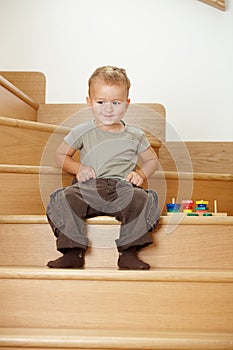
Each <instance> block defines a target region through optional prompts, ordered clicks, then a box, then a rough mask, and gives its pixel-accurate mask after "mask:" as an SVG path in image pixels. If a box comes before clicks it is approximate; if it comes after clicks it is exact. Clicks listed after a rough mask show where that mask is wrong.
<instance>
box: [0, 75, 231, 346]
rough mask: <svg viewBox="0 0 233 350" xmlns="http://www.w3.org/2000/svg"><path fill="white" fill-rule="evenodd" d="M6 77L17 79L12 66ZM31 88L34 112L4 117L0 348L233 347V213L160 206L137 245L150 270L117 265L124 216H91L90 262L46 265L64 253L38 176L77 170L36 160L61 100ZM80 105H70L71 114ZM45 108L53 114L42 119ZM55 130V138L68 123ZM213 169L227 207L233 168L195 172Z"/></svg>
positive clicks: (172, 176) (51, 181) (171, 176)
mask: <svg viewBox="0 0 233 350" xmlns="http://www.w3.org/2000/svg"><path fill="white" fill-rule="evenodd" d="M4 77H5V79H6V78H8V77H10V78H11V79H12V81H14V82H15V83H18V80H17V79H16V78H17V77H16V76H14V75H12V74H11V75H8V76H7V74H4ZM29 78H30V79H32V76H31V75H30V77H29ZM37 78H38V77H37ZM38 79H39V78H38ZM4 83H5V85H7V84H6V82H5V81H4ZM29 85H30V84H29ZM33 86H34V85H33ZM38 86H43V84H42V83H41V84H38ZM22 87H23V86H22V85H21V86H20V88H22ZM11 88H12V87H11ZM11 90H13V88H12V89H11ZM11 93H12V91H11ZM27 93H28V91H27ZM33 94H34V96H38V99H39V102H40V103H39V107H38V106H37V105H36V107H38V108H37V109H36V110H37V112H36V113H35V115H34V116H33V117H31V119H30V120H28V117H27V118H20V115H18V116H17V118H16V112H15V111H13V112H14V113H13V112H12V115H11V116H7V115H2V117H4V118H0V119H1V140H0V142H1V144H2V145H3V146H4V147H5V149H7V150H9V152H8V154H7V152H3V154H1V163H2V165H1V166H0V183H1V200H2V202H1V203H2V205H1V206H0V244H1V250H0V310H1V311H0V349H5V350H9V349H29V350H34V349H64V350H65V349H89V350H90V349H99V350H101V349H131V350H136V349H140V350H144V349H145V350H146V349H160V350H168V349H179V350H182V349H195V350H197V349H205V350H207V349H218V350H224V349H231V350H232V349H233V254H232V248H233V230H232V228H233V217H232V216H231V215H232V213H231V215H229V216H226V217H220V216H216V217H211V218H210V217H198V218H196V217H195V218H193V217H182V216H181V215H180V214H179V215H175V216H163V215H162V216H161V218H160V225H159V227H158V229H157V230H156V232H154V233H153V238H154V245H153V246H152V247H150V248H147V249H144V250H143V251H141V252H140V256H141V257H142V258H143V259H145V261H148V262H149V263H150V264H151V270H149V271H121V270H118V269H117V258H118V254H117V250H116V247H115V243H114V240H115V238H116V237H118V234H119V228H120V226H119V222H118V221H117V220H115V219H114V218H111V217H98V218H93V219H89V220H87V226H86V233H87V236H88V237H89V240H90V242H91V246H90V247H89V248H88V251H87V254H86V258H85V269H81V270H76V269H65V270H64V269H49V268H47V267H46V264H47V261H48V260H50V259H55V258H56V257H58V256H59V253H58V252H57V251H56V248H55V238H54V236H53V234H52V231H51V229H50V227H49V225H48V222H47V219H46V216H45V215H44V214H45V213H44V206H45V203H44V202H43V201H42V200H41V193H40V186H39V179H40V175H41V173H42V176H44V178H45V179H46V182H47V185H48V187H47V189H46V191H48V192H49V191H51V189H52V188H53V186H54V187H55V188H56V186H57V183H56V181H55V180H56V178H57V177H59V179H60V180H59V181H62V184H64V185H66V184H68V183H70V181H71V177H70V175H68V174H62V175H61V173H60V171H59V170H58V169H56V168H54V166H52V165H51V163H50V162H49V164H43V167H42V168H41V167H40V159H41V155H42V152H43V149H44V147H45V145H46V143H47V142H48V139H49V137H50V136H51V133H54V128H56V125H55V124H56V123H55V122H56V118H55V117H56V113H57V114H59V112H58V111H60V113H61V109H60V108H61V107H59V106H57V105H56V106H54V108H53V107H52V106H46V104H45V103H43V102H44V101H43V98H41V99H40V96H41V95H42V96H43V92H42V94H41V95H40V94H39V93H38V92H36V91H33ZM18 95H19V93H18ZM18 95H17V96H18ZM17 98H18V97H17ZM24 100H25V96H24ZM17 108H18V107H17ZM75 108H77V107H75V106H74V105H72V106H67V109H68V110H69V111H70V110H72V113H73V112H74V111H75ZM159 108H160V111H161V110H163V108H162V107H161V106H160V107H159ZM65 109H66V108H65ZM48 110H50V111H52V112H51V113H52V115H53V119H52V120H51V119H50V120H49V121H46V113H48ZM42 111H44V112H45V111H46V112H45V113H44V114H43V113H42ZM54 111H56V113H55V112H54ZM0 114H1V113H0ZM39 114H40V118H39V119H40V121H38V119H37V116H38V115H39ZM9 118H10V120H9ZM47 118H48V117H47ZM59 118H60V119H62V118H64V114H62V113H61V114H60V117H59ZM22 119H24V120H22ZM48 124H50V125H48ZM49 128H50V129H49ZM57 131H58V142H59V140H60V137H61V136H59V135H63V133H64V132H66V131H67V130H65V129H62V127H61V128H60V130H57ZM14 140H15V145H13V146H12V147H10V145H12V142H14ZM16 145H17V147H15V146H16ZM155 146H156V143H155ZM157 147H158V149H159V145H158V144H157ZM156 176H157V178H156ZM156 176H155V178H154V179H153V181H155V182H156V181H157V182H158V179H159V178H161V177H162V176H164V175H163V174H157V175H156ZM182 176H183V177H184V178H185V177H187V178H186V180H187V181H188V180H189V178H190V174H183V175H182ZM165 177H166V181H167V182H169V181H171V182H170V184H173V185H174V183H176V181H177V174H176V173H175V172H172V173H171V172H169V173H166V176H165ZM207 177H209V182H210V183H214V186H215V189H216V183H217V184H219V186H220V185H221V186H222V187H219V189H221V190H222V189H224V190H223V191H224V195H225V197H226V196H227V194H228V196H229V200H228V201H227V202H226V203H227V204H226V207H225V208H223V210H227V211H228V209H229V207H230V201H231V198H232V197H231V196H230V190H231V188H232V187H231V186H232V181H233V179H232V174H225V175H224V174H223V175H220V174H209V175H207V174H203V173H199V174H195V175H194V178H195V179H196V180H195V181H203V178H204V179H205V180H204V181H206V178H207ZM184 180H185V179H184ZM152 183H154V182H152ZM223 183H224V185H223ZM176 185H177V184H176ZM169 186H170V185H169V184H168V186H167V187H168V194H166V195H168V197H169V196H171V194H172V192H169V191H172V190H170V187H169ZM203 187H204V186H203ZM173 188H174V187H173ZM196 191H197V192H195V193H196V195H198V190H196ZM215 191H216V190H215ZM202 193H203V192H202ZM215 193H216V192H215ZM163 200H166V198H165V199H163ZM221 209H222V208H221Z"/></svg>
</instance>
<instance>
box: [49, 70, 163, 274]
mask: <svg viewBox="0 0 233 350" xmlns="http://www.w3.org/2000/svg"><path fill="white" fill-rule="evenodd" d="M129 88H130V81H129V79H128V77H127V75H126V72H125V70H124V69H122V68H117V67H112V66H104V67H100V68H98V69H96V70H95V72H94V73H93V74H92V76H91V77H90V79H89V95H88V97H87V98H86V100H87V105H88V106H89V107H90V109H91V111H92V114H93V120H90V121H88V122H86V123H83V124H80V125H77V126H76V127H74V128H73V129H72V130H71V131H70V133H69V134H68V135H67V136H66V137H65V138H64V141H63V143H62V144H61V145H60V147H59V148H58V150H57V154H56V161H57V164H58V165H59V166H60V167H61V168H62V169H63V170H65V171H66V172H69V173H71V174H74V175H75V181H74V182H73V184H72V185H71V186H68V187H66V188H64V189H59V190H57V191H55V192H54V193H52V194H51V196H50V202H49V204H48V207H47V217H48V220H49V223H50V225H51V227H52V230H53V232H54V234H55V236H56V237H57V249H58V251H60V252H61V253H62V254H63V256H61V257H60V258H58V259H56V260H54V261H49V262H48V264H47V266H49V267H50V268H82V267H83V266H84V255H85V251H86V250H87V247H88V238H87V237H86V236H85V234H84V226H85V219H87V218H90V217H94V216H99V215H109V216H114V217H116V219H117V220H119V221H120V222H121V228H120V235H119V238H118V239H117V240H116V245H117V248H118V251H119V259H118V267H119V269H133V270H148V269H150V265H149V264H147V263H145V262H144V261H142V260H140V259H139V258H138V257H137V252H138V251H139V250H140V249H141V248H144V247H146V246H148V245H149V244H151V243H152V242H153V241H152V238H151V235H150V232H151V231H153V230H154V228H155V227H156V226H157V223H158V220H159V215H160V210H159V207H158V198H157V194H156V193H155V192H154V191H152V190H148V191H146V190H144V189H142V188H141V187H140V186H141V185H142V183H143V181H144V180H145V179H147V178H148V177H149V176H151V175H152V174H153V173H154V172H155V170H156V169H157V167H158V159H157V156H156V154H155V153H154V151H153V150H152V148H151V147H150V144H149V141H148V140H147V139H146V136H145V134H144V132H143V131H142V130H141V129H140V128H138V127H135V126H132V125H127V124H125V123H124V121H123V117H124V114H125V112H126V111H127V109H128V106H129V103H130V100H129V98H128V93H129ZM77 150H80V163H79V162H76V161H75V160H74V159H73V158H72V156H73V155H74V153H75V152H76V151H77ZM138 156H139V157H140V158H141V162H142V163H141V166H140V169H139V170H138V171H136V164H137V160H138Z"/></svg>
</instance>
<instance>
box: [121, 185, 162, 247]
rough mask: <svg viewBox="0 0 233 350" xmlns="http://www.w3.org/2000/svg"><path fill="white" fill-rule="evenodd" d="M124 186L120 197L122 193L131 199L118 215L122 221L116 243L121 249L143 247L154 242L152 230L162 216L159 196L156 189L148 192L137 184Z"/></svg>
mask: <svg viewBox="0 0 233 350" xmlns="http://www.w3.org/2000/svg"><path fill="white" fill-rule="evenodd" d="M124 187H125V186H123V191H120V192H119V199H120V198H121V195H122V197H125V196H126V197H127V198H129V199H131V200H130V201H129V203H128V204H127V205H126V206H125V207H124V208H122V209H121V210H120V211H119V212H118V214H117V216H116V217H117V219H118V220H120V221H121V229H120V236H119V239H118V240H116V244H117V247H118V250H119V251H122V250H125V249H128V248H129V247H131V246H137V247H138V249H141V248H143V247H145V246H147V245H149V244H151V243H153V240H152V238H151V234H150V232H151V231H152V230H153V229H155V227H156V226H157V224H158V220H159V216H160V209H159V206H158V197H157V194H156V193H155V192H154V191H148V192H147V191H145V190H143V189H142V188H139V187H135V186H127V187H125V188H124ZM123 202H124V199H123Z"/></svg>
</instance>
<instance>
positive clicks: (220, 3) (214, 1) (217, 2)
mask: <svg viewBox="0 0 233 350" xmlns="http://www.w3.org/2000/svg"><path fill="white" fill-rule="evenodd" d="M199 1H202V2H205V3H206V4H208V5H211V6H214V7H216V8H217V9H219V10H223V11H225V0H199Z"/></svg>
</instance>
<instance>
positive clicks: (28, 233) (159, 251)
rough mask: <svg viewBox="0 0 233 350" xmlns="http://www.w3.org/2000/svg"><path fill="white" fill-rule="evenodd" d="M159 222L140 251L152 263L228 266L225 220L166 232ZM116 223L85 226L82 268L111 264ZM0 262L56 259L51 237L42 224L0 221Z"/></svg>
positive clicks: (230, 241) (231, 240) (231, 257)
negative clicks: (149, 243) (151, 242)
mask: <svg viewBox="0 0 233 350" xmlns="http://www.w3.org/2000/svg"><path fill="white" fill-rule="evenodd" d="M167 228H169V227H167V226H166V225H161V226H160V227H159V228H158V230H157V231H156V232H155V233H154V234H153V240H154V243H155V244H154V245H152V246H150V247H148V248H146V249H144V250H143V251H142V252H140V257H142V259H145V260H146V261H147V262H148V263H150V264H151V267H152V268H157V269H158V268H224V269H231V268H232V266H233V254H232V246H233V234H232V231H233V230H232V226H228V225H179V226H178V227H177V228H176V229H175V230H174V231H173V232H171V233H170V234H168V233H166V229H167ZM118 235H119V225H87V236H88V237H89V239H90V243H91V244H92V246H90V247H89V248H88V251H87V253H86V258H85V263H86V264H85V266H86V267H115V268H116V266H117V259H118V253H117V251H116V247H115V239H116V238H117V237H118ZM0 244H1V251H0V265H2V266H45V265H46V264H47V262H48V260H53V259H56V258H57V257H58V256H60V253H58V252H57V250H56V239H55V237H54V235H53V232H52V230H51V228H50V226H49V225H48V224H1V225H0Z"/></svg>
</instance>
